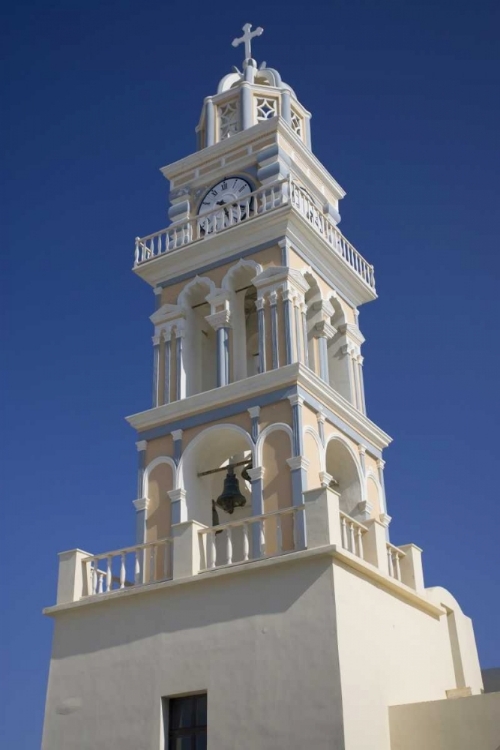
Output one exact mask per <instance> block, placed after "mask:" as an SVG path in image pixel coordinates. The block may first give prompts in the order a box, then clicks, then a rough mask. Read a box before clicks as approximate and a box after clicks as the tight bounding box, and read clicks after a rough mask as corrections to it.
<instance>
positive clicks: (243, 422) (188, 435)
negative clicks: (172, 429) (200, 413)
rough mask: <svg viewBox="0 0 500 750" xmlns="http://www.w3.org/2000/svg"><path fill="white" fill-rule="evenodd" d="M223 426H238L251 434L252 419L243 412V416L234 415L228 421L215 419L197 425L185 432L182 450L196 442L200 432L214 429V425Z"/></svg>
mask: <svg viewBox="0 0 500 750" xmlns="http://www.w3.org/2000/svg"><path fill="white" fill-rule="evenodd" d="M222 424H233V425H237V426H238V427H241V428H242V429H244V430H245V431H246V432H248V433H250V428H251V419H250V415H249V413H248V412H247V411H243V412H241V414H234V415H233V416H232V417H227V418H226V419H215V420H214V421H213V422H207V423H205V424H202V425H197V426H196V427H190V428H189V429H187V430H184V432H183V434H182V449H183V450H185V449H186V448H187V446H188V445H189V443H190V442H191V441H192V440H194V438H195V437H196V436H197V435H199V434H200V432H203V431H204V430H206V429H207V427H213V426H214V425H222Z"/></svg>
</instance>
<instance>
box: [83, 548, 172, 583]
mask: <svg viewBox="0 0 500 750" xmlns="http://www.w3.org/2000/svg"><path fill="white" fill-rule="evenodd" d="M171 544H172V540H171V539H159V540H158V541H156V542H149V543H147V544H138V545H136V546H135V547H125V548H123V549H119V550H115V551H113V552H104V553H102V554H100V555H92V556H89V557H85V558H83V559H82V564H83V567H84V570H85V578H86V582H87V586H86V589H87V595H88V596H95V595H97V594H109V593H110V592H111V591H119V590H121V589H125V588H129V587H131V586H139V585H143V584H145V583H158V582H159V581H165V580H168V579H169V578H172V554H171ZM102 568H104V570H103V569H102Z"/></svg>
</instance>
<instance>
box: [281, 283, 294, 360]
mask: <svg viewBox="0 0 500 750" xmlns="http://www.w3.org/2000/svg"><path fill="white" fill-rule="evenodd" d="M283 319H284V327H285V357H286V362H285V364H287V365H290V364H291V363H292V362H293V335H292V294H291V292H290V290H289V289H283Z"/></svg>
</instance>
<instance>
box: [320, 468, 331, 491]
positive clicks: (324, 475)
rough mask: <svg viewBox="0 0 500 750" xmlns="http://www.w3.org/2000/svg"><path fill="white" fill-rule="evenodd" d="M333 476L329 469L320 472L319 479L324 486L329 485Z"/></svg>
mask: <svg viewBox="0 0 500 750" xmlns="http://www.w3.org/2000/svg"><path fill="white" fill-rule="evenodd" d="M332 479H333V477H332V475H331V474H329V473H328V472H327V471H320V472H319V481H320V484H321V486H322V487H329V486H330V482H331V481H332Z"/></svg>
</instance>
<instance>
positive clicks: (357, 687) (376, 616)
mask: <svg viewBox="0 0 500 750" xmlns="http://www.w3.org/2000/svg"><path fill="white" fill-rule="evenodd" d="M334 571H335V592H336V603H337V628H338V637H339V651H340V653H341V662H340V663H341V681H342V700H343V705H344V721H345V737H346V748H348V750H365V749H368V748H370V749H371V748H373V749H374V750H375V748H376V750H388V749H389V747H390V744H389V742H390V740H389V719H388V713H387V707H388V706H389V705H393V704H396V703H414V702H417V701H423V700H428V701H432V700H440V699H442V698H445V697H446V690H449V689H452V688H454V687H456V684H455V674H454V668H453V660H452V656H451V650H450V645H449V638H448V631H447V625H446V616H445V615H443V616H442V617H441V618H436V617H433V616H432V615H430V614H427V613H425V612H423V611H421V610H420V609H417V608H416V607H413V606H412V605H410V604H408V603H407V602H404V601H402V600H401V599H399V598H398V597H397V596H396V595H393V594H391V593H389V592H388V591H385V590H382V589H381V588H379V587H378V586H377V585H375V584H374V583H372V582H370V581H368V580H366V579H364V578H362V577H361V576H360V575H358V574H356V573H355V572H354V571H353V570H351V569H345V568H343V567H342V566H341V565H336V566H335V568H334ZM423 748H425V750H427V747H426V745H425V744H424V745H420V746H419V750H423ZM494 750H496V749H494Z"/></svg>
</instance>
